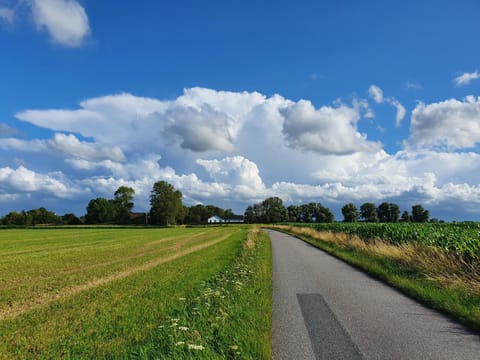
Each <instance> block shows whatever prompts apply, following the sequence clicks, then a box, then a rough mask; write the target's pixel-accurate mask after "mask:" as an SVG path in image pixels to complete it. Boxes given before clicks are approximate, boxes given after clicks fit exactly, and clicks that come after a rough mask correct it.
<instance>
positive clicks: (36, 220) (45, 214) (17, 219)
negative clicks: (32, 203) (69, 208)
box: [1, 207, 61, 226]
mask: <svg viewBox="0 0 480 360" xmlns="http://www.w3.org/2000/svg"><path fill="white" fill-rule="evenodd" d="M1 223H2V224H3V225H8V226H11V225H15V226H34V225H58V224H60V223H61V218H60V217H59V216H57V215H56V214H55V213H54V212H53V211H48V210H47V209H45V208H44V207H41V208H38V209H33V210H29V211H23V210H22V211H21V212H16V211H12V212H10V213H8V214H7V215H5V216H4V217H3V218H2V220H1Z"/></svg>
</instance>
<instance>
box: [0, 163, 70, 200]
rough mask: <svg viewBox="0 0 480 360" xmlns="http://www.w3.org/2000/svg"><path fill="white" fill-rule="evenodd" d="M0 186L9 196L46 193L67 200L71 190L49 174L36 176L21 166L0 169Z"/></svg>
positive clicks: (36, 174)
mask: <svg viewBox="0 0 480 360" xmlns="http://www.w3.org/2000/svg"><path fill="white" fill-rule="evenodd" d="M0 184H1V185H2V189H3V190H6V191H7V192H8V193H10V194H15V193H28V192H47V193H49V194H50V195H52V196H55V197H59V198H67V197H69V195H70V194H71V192H73V190H72V189H69V187H68V186H67V185H66V184H64V183H63V182H62V181H61V180H59V179H56V178H55V177H52V175H49V174H38V173H36V172H34V171H32V170H29V169H27V168H25V167H23V166H20V167H18V168H17V169H12V168H10V167H4V168H0Z"/></svg>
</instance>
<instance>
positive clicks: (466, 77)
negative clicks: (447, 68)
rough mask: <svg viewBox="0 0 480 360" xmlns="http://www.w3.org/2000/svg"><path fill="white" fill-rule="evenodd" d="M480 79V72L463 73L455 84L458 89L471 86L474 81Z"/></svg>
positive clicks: (456, 79)
mask: <svg viewBox="0 0 480 360" xmlns="http://www.w3.org/2000/svg"><path fill="white" fill-rule="evenodd" d="M477 79H480V72H478V71H474V72H471V73H463V74H462V75H459V76H457V77H456V78H455V79H454V83H455V85H456V86H457V87H461V86H465V85H468V84H470V83H471V82H472V81H473V80H477Z"/></svg>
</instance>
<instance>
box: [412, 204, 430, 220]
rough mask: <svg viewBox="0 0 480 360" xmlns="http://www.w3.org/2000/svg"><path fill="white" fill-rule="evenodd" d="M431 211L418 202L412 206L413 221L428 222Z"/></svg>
mask: <svg viewBox="0 0 480 360" xmlns="http://www.w3.org/2000/svg"><path fill="white" fill-rule="evenodd" d="M429 218H430V212H429V211H428V210H425V209H424V208H423V206H422V205H420V204H417V205H413V206H412V221H413V222H428V219H429Z"/></svg>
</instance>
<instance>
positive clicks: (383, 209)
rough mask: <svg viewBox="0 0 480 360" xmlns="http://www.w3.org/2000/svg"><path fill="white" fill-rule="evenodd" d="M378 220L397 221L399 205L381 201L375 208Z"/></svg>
mask: <svg viewBox="0 0 480 360" xmlns="http://www.w3.org/2000/svg"><path fill="white" fill-rule="evenodd" d="M377 214H378V219H379V221H380V222H398V218H399V216H400V207H399V206H398V205H397V204H393V203H388V202H383V203H381V204H380V205H379V206H378V208H377Z"/></svg>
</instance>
